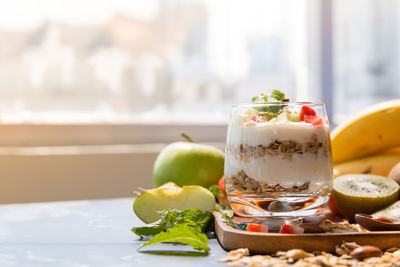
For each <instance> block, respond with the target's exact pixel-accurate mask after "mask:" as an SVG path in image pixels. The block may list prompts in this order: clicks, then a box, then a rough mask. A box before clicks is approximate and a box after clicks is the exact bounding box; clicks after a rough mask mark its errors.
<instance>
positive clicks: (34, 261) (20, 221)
mask: <svg viewBox="0 0 400 267" xmlns="http://www.w3.org/2000/svg"><path fill="white" fill-rule="evenodd" d="M132 203H133V199H127V198H125V199H107V200H88V201H86V200H85V201H69V202H47V203H32V204H12V205H0V266H58V267H61V266H160V267H161V266H188V267H189V266H225V265H224V264H222V263H217V262H216V259H218V258H221V257H223V256H224V255H226V252H225V251H224V250H223V249H222V248H221V246H220V245H219V243H218V241H217V240H216V239H210V243H209V246H210V247H211V252H210V254H209V255H208V256H201V257H193V256H164V255H163V256H161V255H152V254H144V253H139V252H138V251H137V248H138V247H139V246H140V245H141V244H142V241H139V240H138V238H137V237H136V236H135V235H134V234H133V233H132V232H131V231H130V229H131V227H132V226H134V225H135V226H136V225H140V224H142V223H141V222H140V220H139V219H138V218H137V217H136V216H135V214H134V213H133V211H132ZM149 248H150V246H149Z"/></svg>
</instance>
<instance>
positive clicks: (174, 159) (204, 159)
mask: <svg viewBox="0 0 400 267" xmlns="http://www.w3.org/2000/svg"><path fill="white" fill-rule="evenodd" d="M223 173H224V153H223V152H222V151H221V150H219V149H217V148H215V147H212V146H208V145H202V144H195V143H190V142H175V143H172V144H169V145H168V146H166V147H165V148H164V149H163V150H162V151H161V153H160V154H159V155H158V157H157V159H156V161H155V163H154V169H153V179H154V185H155V186H156V187H158V186H160V185H162V184H165V183H168V182H174V183H176V184H177V185H179V186H184V185H201V186H204V187H206V188H208V187H209V186H210V185H212V184H216V183H218V180H219V179H220V178H221V176H222V175H223Z"/></svg>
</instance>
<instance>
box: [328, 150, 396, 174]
mask: <svg viewBox="0 0 400 267" xmlns="http://www.w3.org/2000/svg"><path fill="white" fill-rule="evenodd" d="M399 162H400V149H394V150H389V151H385V152H383V153H379V154H375V155H372V156H369V157H364V158H360V159H356V160H351V161H346V162H343V163H340V164H337V165H335V166H334V168H333V176H334V177H337V176H340V175H344V174H356V173H370V174H375V175H382V176H387V175H388V174H389V172H390V170H391V169H392V168H393V167H394V166H395V165H396V164H397V163H399Z"/></svg>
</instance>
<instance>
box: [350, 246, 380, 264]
mask: <svg viewBox="0 0 400 267" xmlns="http://www.w3.org/2000/svg"><path fill="white" fill-rule="evenodd" d="M350 255H351V256H352V257H353V258H354V259H357V260H360V261H362V260H364V259H366V258H371V257H380V256H382V250H380V249H379V248H377V247H374V246H361V247H358V248H356V249H354V250H353V251H352V252H351V253H350Z"/></svg>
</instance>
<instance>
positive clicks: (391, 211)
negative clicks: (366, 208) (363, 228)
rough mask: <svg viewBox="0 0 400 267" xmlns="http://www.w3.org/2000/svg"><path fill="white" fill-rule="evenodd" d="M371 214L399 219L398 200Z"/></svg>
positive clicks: (399, 202)
mask: <svg viewBox="0 0 400 267" xmlns="http://www.w3.org/2000/svg"><path fill="white" fill-rule="evenodd" d="M372 216H385V217H387V218H389V219H392V220H400V201H396V202H395V203H393V204H392V205H390V206H389V207H386V208H384V209H382V210H379V211H377V212H375V213H373V214H372Z"/></svg>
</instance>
